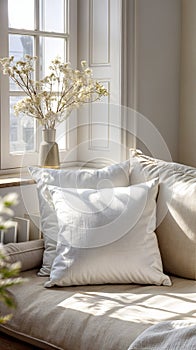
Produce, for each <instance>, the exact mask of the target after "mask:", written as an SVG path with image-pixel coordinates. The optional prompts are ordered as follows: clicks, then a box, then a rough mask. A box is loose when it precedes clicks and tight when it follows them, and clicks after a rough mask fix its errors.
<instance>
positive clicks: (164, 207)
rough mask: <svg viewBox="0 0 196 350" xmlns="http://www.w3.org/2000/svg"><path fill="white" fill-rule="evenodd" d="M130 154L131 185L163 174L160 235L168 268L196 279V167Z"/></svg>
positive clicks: (134, 153)
mask: <svg viewBox="0 0 196 350" xmlns="http://www.w3.org/2000/svg"><path fill="white" fill-rule="evenodd" d="M130 153H131V154H130V155H131V157H130V163H131V166H132V171H131V178H130V180H131V184H137V183H140V182H143V181H148V180H150V179H151V178H154V177H156V176H158V177H159V194H158V198H157V229H156V234H157V237H158V242H159V248H160V252H161V256H162V261H163V267H164V270H165V271H166V272H168V273H171V274H174V275H177V276H180V277H185V278H191V279H196V169H195V168H192V167H189V166H186V165H182V164H178V163H173V162H165V161H162V160H159V159H155V158H152V157H148V156H145V155H144V154H142V152H141V151H139V150H132V151H131V152H130Z"/></svg>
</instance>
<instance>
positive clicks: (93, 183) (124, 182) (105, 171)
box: [29, 160, 129, 276]
mask: <svg viewBox="0 0 196 350" xmlns="http://www.w3.org/2000/svg"><path fill="white" fill-rule="evenodd" d="M29 172H30V174H31V176H32V178H33V179H34V180H35V181H36V182H37V191H38V199H39V207H40V216H41V230H42V233H43V237H44V244H45V251H44V255H43V265H42V268H41V269H40V271H39V273H38V274H39V275H40V276H48V275H49V274H50V268H51V265H52V262H53V260H54V258H55V256H56V244H57V235H58V222H57V216H56V213H55V210H54V207H53V203H52V201H51V196H50V193H49V191H48V189H47V185H55V186H60V187H62V188H66V187H68V188H69V187H72V188H106V187H116V186H128V185H129V160H128V161H126V162H122V163H118V164H114V165H111V166H107V167H104V168H102V169H93V170H91V169H78V170H76V169H69V170H64V169H60V170H55V169H47V168H38V167H29Z"/></svg>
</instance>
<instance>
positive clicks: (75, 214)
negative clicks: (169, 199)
mask: <svg viewBox="0 0 196 350" xmlns="http://www.w3.org/2000/svg"><path fill="white" fill-rule="evenodd" d="M157 182H158V180H156V179H155V180H152V181H150V182H148V183H146V184H145V183H143V184H139V185H136V186H128V187H116V188H113V189H112V188H107V189H100V190H92V189H61V188H59V187H55V186H49V190H50V192H51V194H52V198H53V202H54V206H55V209H56V212H57V217H58V223H59V228H60V230H59V235H58V244H57V256H56V258H55V259H54V262H53V265H52V269H51V273H50V281H48V282H46V283H45V287H52V286H54V285H57V286H70V285H86V284H104V283H115V284H116V283H141V284H156V285H161V284H163V285H168V286H169V285H171V281H170V279H169V277H168V276H166V275H164V274H163V272H162V262H161V257H160V252H159V249H158V244H157V238H156V235H155V233H154V229H155V224H156V196H157V190H158V183H157Z"/></svg>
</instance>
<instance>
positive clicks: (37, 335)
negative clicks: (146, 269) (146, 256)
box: [0, 270, 196, 350]
mask: <svg viewBox="0 0 196 350" xmlns="http://www.w3.org/2000/svg"><path fill="white" fill-rule="evenodd" d="M22 276H23V277H27V278H29V280H28V282H26V283H25V284H22V285H18V286H14V287H11V288H10V292H11V294H12V295H14V296H15V298H16V302H17V308H16V310H15V311H14V315H13V318H12V319H11V321H10V322H9V323H7V324H5V325H1V326H0V330H2V331H4V332H7V333H9V334H12V335H14V336H16V337H19V338H23V339H25V340H28V341H29V342H30V343H32V344H35V346H36V345H37V346H40V347H42V348H43V349H50V348H55V349H61V350H62V349H65V350H92V348H93V350H100V349H101V350H119V349H121V350H127V349H128V347H129V346H130V344H131V343H132V342H133V341H134V340H135V338H136V337H137V336H138V335H139V334H141V332H143V331H144V330H145V329H146V328H148V327H149V326H151V325H153V324H156V323H158V322H161V321H167V320H175V319H179V320H180V319H181V320H183V319H186V320H190V321H194V320H195V316H196V314H195V303H196V293H195V290H196V282H195V281H193V280H186V279H182V278H178V277H173V278H172V283H173V285H172V286H171V287H167V286H149V285H146V286H145V285H143V286H141V285H135V284H130V285H96V286H82V287H81V286H77V287H58V288H57V287H56V288H52V289H46V288H44V287H43V285H44V283H45V282H46V281H47V277H38V276H37V275H36V270H34V271H33V270H31V271H26V272H23V273H22ZM1 311H2V312H5V313H7V312H8V311H9V312H10V310H9V309H6V308H5V307H4V306H1ZM92 344H93V345H92Z"/></svg>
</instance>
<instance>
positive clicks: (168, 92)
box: [128, 0, 196, 161]
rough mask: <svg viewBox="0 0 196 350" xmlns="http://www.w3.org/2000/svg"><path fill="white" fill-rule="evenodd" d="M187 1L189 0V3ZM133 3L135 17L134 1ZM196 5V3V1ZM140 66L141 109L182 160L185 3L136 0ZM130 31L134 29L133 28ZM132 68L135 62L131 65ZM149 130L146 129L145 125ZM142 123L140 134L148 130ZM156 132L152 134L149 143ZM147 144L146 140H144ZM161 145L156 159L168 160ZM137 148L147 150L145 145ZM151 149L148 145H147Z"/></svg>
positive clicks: (170, 0)
mask: <svg viewBox="0 0 196 350" xmlns="http://www.w3.org/2000/svg"><path fill="white" fill-rule="evenodd" d="M185 1H186V0H185ZM194 1H195V0H193V2H194ZM128 3H129V5H130V6H129V9H128V10H129V15H128V16H129V18H131V11H133V7H132V6H131V3H132V1H130V0H128ZM195 5H196V1H195ZM135 6H136V49H137V52H136V67H135V69H137V74H136V75H137V86H136V87H135V88H136V89H137V91H136V97H137V110H138V111H139V112H140V113H142V114H143V115H144V116H145V117H146V118H148V120H149V121H150V122H152V123H153V125H154V126H155V127H156V129H157V130H158V131H159V132H160V134H161V135H162V137H163V139H164V140H165V142H166V144H167V147H168V148H169V151H170V153H171V156H172V158H173V159H174V160H176V161H177V160H178V132H179V130H178V126H179V102H180V100H179V92H180V91H179V83H180V47H181V0H136V1H135ZM129 30H132V27H131V25H130V27H129ZM129 38H130V42H129V43H128V49H129V51H128V58H129V59H131V54H130V51H131V48H132V43H131V38H132V36H131V33H130V36H128V40H129ZM130 65H131V62H130ZM132 81H133V73H132V72H130V71H129V81H128V91H129V94H130V95H129V96H128V103H129V107H132V103H133V101H132V99H131V94H132V92H131V89H132V88H133V87H132ZM145 127H146V126H145ZM142 128H143V125H142V123H140V125H139V127H138V130H137V133H138V134H141V135H142V133H143V132H144V133H145V130H140V129H142ZM150 139H151V140H152V139H153V133H151V134H150V135H149V141H150ZM141 141H143V140H141ZM158 146H159V145H158V144H157V142H155V143H154V145H152V148H153V152H152V150H151V153H153V155H154V156H157V157H160V158H164V154H162V148H161V147H160V149H159V148H158ZM137 147H139V148H142V149H144V150H145V147H144V145H143V143H142V142H140V141H138V142H137ZM147 148H148V145H147Z"/></svg>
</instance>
